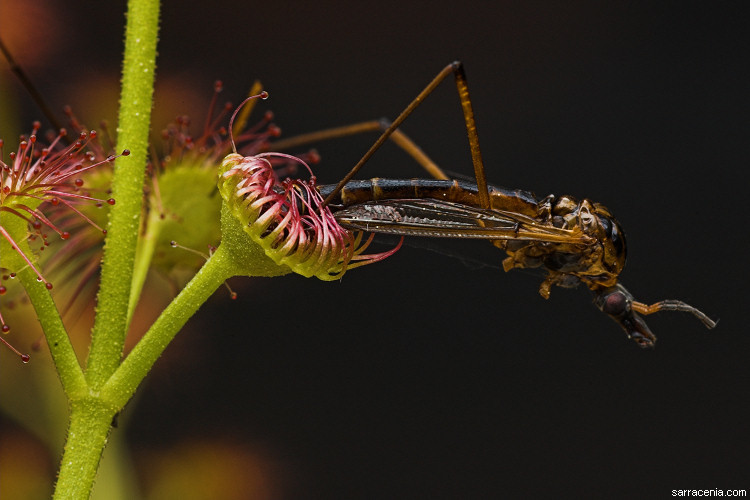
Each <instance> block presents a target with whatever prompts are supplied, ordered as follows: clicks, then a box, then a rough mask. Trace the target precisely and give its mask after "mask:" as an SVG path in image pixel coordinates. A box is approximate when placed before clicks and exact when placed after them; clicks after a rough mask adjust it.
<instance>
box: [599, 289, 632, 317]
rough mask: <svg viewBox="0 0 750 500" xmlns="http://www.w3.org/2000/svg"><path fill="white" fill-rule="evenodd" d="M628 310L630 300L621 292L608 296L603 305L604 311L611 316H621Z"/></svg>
mask: <svg viewBox="0 0 750 500" xmlns="http://www.w3.org/2000/svg"><path fill="white" fill-rule="evenodd" d="M628 308H629V304H628V298H627V297H626V296H625V294H624V293H622V292H620V291H617V292H613V293H610V294H609V295H607V298H606V299H604V304H603V305H602V311H603V312H605V313H607V314H609V315H611V316H619V315H620V314H623V313H624V312H626V311H627V310H628Z"/></svg>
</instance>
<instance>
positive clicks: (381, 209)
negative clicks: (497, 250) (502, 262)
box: [334, 199, 591, 244]
mask: <svg viewBox="0 0 750 500" xmlns="http://www.w3.org/2000/svg"><path fill="white" fill-rule="evenodd" d="M334 215H335V217H336V220H337V221H338V222H339V224H341V225H342V226H344V227H346V228H347V229H354V230H360V231H367V232H372V233H390V234H400V235H406V236H428V237H436V238H471V239H487V240H524V241H548V242H558V243H573V244H588V243H590V242H591V238H589V237H588V236H585V235H584V234H583V233H582V232H581V231H580V230H578V229H575V230H571V229H562V228H557V227H554V226H552V225H551V224H543V223H540V222H539V221H537V220H536V219H534V218H532V217H529V216H526V215H523V214H519V213H516V212H509V211H503V210H494V209H486V210H485V209H481V208H476V207H472V206H470V205H464V204H461V203H454V202H448V201H441V200H435V199H395V200H380V201H369V202H365V203H358V204H355V205H351V206H348V207H346V208H343V209H341V210H339V211H337V212H336V213H335V214H334Z"/></svg>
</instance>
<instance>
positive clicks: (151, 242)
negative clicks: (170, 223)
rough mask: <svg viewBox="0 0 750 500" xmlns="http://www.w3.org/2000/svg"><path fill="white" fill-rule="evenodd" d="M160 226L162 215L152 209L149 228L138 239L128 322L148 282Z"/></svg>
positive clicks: (147, 226) (147, 225) (147, 224)
mask: <svg viewBox="0 0 750 500" xmlns="http://www.w3.org/2000/svg"><path fill="white" fill-rule="evenodd" d="M160 227H161V217H160V216H159V213H158V211H157V210H152V211H151V212H150V213H149V216H148V222H147V223H146V228H147V230H146V231H145V232H143V234H142V235H141V238H140V240H138V248H137V249H136V259H135V267H134V269H133V282H132V284H131V287H130V300H129V301H128V316H127V318H128V324H130V320H131V319H133V313H135V307H136V306H137V305H138V299H139V298H140V296H141V291H143V285H144V283H146V277H147V276H148V270H149V268H150V267H151V262H152V261H153V259H154V251H155V250H156V242H157V241H158V240H159V233H160V231H159V228H160Z"/></svg>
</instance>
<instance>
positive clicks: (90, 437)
mask: <svg viewBox="0 0 750 500" xmlns="http://www.w3.org/2000/svg"><path fill="white" fill-rule="evenodd" d="M116 413H117V409H116V408H113V407H111V406H108V405H106V404H104V403H103V402H102V400H101V398H98V397H95V396H91V397H86V398H84V399H81V400H79V401H74V402H73V403H72V404H71V414H70V427H69V428H68V439H67V441H66V442H65V452H64V453H63V458H62V465H61V466H60V474H59V476H58V480H57V484H56V485H55V495H54V498H59V499H63V498H65V499H68V498H89V496H90V494H91V489H92V488H93V486H94V479H95V478H96V471H97V469H98V468H99V461H100V459H101V455H102V450H104V446H105V445H106V444H107V435H108V434H109V429H110V427H111V425H112V418H113V417H114V416H115V414H116Z"/></svg>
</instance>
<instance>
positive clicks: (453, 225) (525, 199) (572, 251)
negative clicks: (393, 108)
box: [320, 61, 716, 348]
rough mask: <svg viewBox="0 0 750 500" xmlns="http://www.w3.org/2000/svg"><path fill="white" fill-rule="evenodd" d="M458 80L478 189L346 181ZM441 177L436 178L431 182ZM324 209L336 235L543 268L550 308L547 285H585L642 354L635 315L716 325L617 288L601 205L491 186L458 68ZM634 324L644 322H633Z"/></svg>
mask: <svg viewBox="0 0 750 500" xmlns="http://www.w3.org/2000/svg"><path fill="white" fill-rule="evenodd" d="M450 74H453V75H454V76H455V79H456V87H457V89H458V94H459V98H460V101H461V107H462V109H463V114H464V120H465V123H466V130H467V134H468V137H469V146H470V150H471V156H472V163H473V165H474V173H475V180H476V184H473V183H469V182H464V181H459V180H450V179H447V178H443V179H434V180H426V179H410V180H394V179H377V178H376V179H370V180H363V181H352V180H351V179H352V177H353V176H354V175H355V174H356V173H357V171H358V170H359V169H360V168H361V167H362V165H364V163H365V162H367V160H369V158H370V157H371V156H372V154H374V152H375V151H376V150H377V149H378V148H379V147H380V146H381V145H382V144H383V143H384V142H385V140H387V139H388V137H389V136H390V135H391V134H392V133H394V132H397V130H396V129H397V127H398V126H399V125H400V124H401V123H402V122H403V121H404V119H405V118H406V117H407V116H408V115H409V114H411V112H412V111H413V110H414V109H415V108H416V107H417V106H418V105H419V104H420V103H421V102H422V100H424V98H425V97H426V96H427V95H429V94H430V93H431V92H432V90H434V88H435V87H436V86H437V85H438V84H439V83H440V82H441V81H442V80H443V79H444V78H446V77H447V76H448V75H450ZM436 175H437V176H440V177H445V176H444V175H443V174H442V172H440V173H438V174H436ZM320 191H321V193H322V194H323V195H324V196H326V203H329V204H330V206H331V207H332V208H333V209H334V210H335V216H336V219H337V220H338V221H339V223H340V224H341V225H343V226H344V227H346V228H349V229H352V230H361V231H368V232H375V233H390V234H397V235H405V236H429V237H444V238H472V239H476V238H479V239H487V240H490V241H491V242H492V244H493V245H495V246H496V247H498V248H500V249H502V250H504V251H505V252H506V254H507V257H506V258H505V259H504V260H503V269H504V270H505V271H509V270H511V269H524V268H539V269H542V270H544V271H546V273H547V276H546V277H545V279H544V281H543V282H542V284H541V285H540V287H539V293H540V295H541V296H542V297H544V298H545V299H546V298H549V296H550V291H551V288H552V285H557V286H560V287H563V288H573V287H576V286H578V285H579V284H584V285H585V286H586V287H588V288H589V290H591V292H592V293H593V294H594V304H595V305H596V307H598V308H599V310H601V311H602V312H604V313H605V314H607V315H608V316H609V317H610V318H612V319H613V320H614V321H616V322H617V323H618V324H620V326H621V327H622V328H623V329H624V330H625V332H626V334H627V336H628V338H630V339H632V340H634V341H635V342H636V343H637V344H638V345H639V346H640V347H644V348H647V347H653V346H654V343H655V342H656V336H655V335H654V334H653V333H652V332H651V330H650V329H649V327H648V326H647V325H646V322H645V321H644V320H643V318H641V316H640V315H648V314H652V313H655V312H659V311H684V312H689V313H692V314H693V315H694V316H696V317H697V318H698V319H699V320H700V321H701V322H702V323H703V324H704V325H705V326H706V327H707V328H714V327H715V326H716V322H715V321H713V320H711V319H710V318H709V317H708V316H706V315H705V314H704V313H702V312H701V311H699V310H698V309H696V308H695V307H693V306H690V305H688V304H686V303H684V302H681V301H678V300H663V301H660V302H656V303H655V304H651V305H647V304H644V303H641V302H637V301H636V300H634V298H633V296H632V295H631V294H630V292H628V291H627V290H626V289H625V287H623V286H622V284H621V283H620V282H619V276H620V273H621V272H622V270H623V268H624V266H625V259H626V254H627V245H626V242H625V233H624V231H623V229H622V227H621V226H620V223H619V222H618V221H617V219H615V218H614V216H613V215H612V213H611V212H610V211H609V209H607V208H606V207H605V206H604V205H602V204H600V203H596V202H593V201H591V200H589V199H582V200H577V199H576V198H574V197H572V196H567V195H563V196H555V195H548V196H546V197H544V198H537V197H536V196H535V195H534V194H533V193H531V192H529V191H523V190H510V189H505V188H500V187H492V186H488V185H487V181H486V178H485V172H484V164H483V162H482V157H481V153H480V149H479V139H478V135H477V131H476V124H475V121H474V114H473V110H472V105H471V100H470V98H469V92H468V87H467V84H466V78H465V75H464V71H463V65H462V64H461V63H460V62H458V61H456V62H454V63H452V64H449V65H448V66H446V67H445V68H444V69H443V70H442V71H441V72H440V73H439V74H438V75H437V77H435V79H433V81H432V82H431V83H430V84H429V85H428V86H427V87H426V88H425V89H424V90H423V91H422V92H421V93H420V94H419V95H418V96H417V97H416V98H415V99H414V101H412V103H411V104H410V105H409V106H408V107H407V108H406V109H405V110H404V111H403V112H402V113H401V114H400V115H399V117H398V118H397V119H396V120H394V121H393V123H391V124H390V125H389V126H388V127H386V128H385V131H384V132H383V134H382V135H381V137H380V138H379V139H378V141H376V143H375V144H374V145H373V147H372V148H371V149H370V150H369V151H368V152H367V153H366V154H365V156H364V157H363V158H362V159H361V160H360V161H359V162H358V163H357V165H355V167H354V168H353V169H352V170H351V171H350V172H349V174H347V175H346V177H344V179H342V181H341V182H339V184H338V185H336V186H332V185H331V186H321V187H320ZM639 314H640V315H639Z"/></svg>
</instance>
